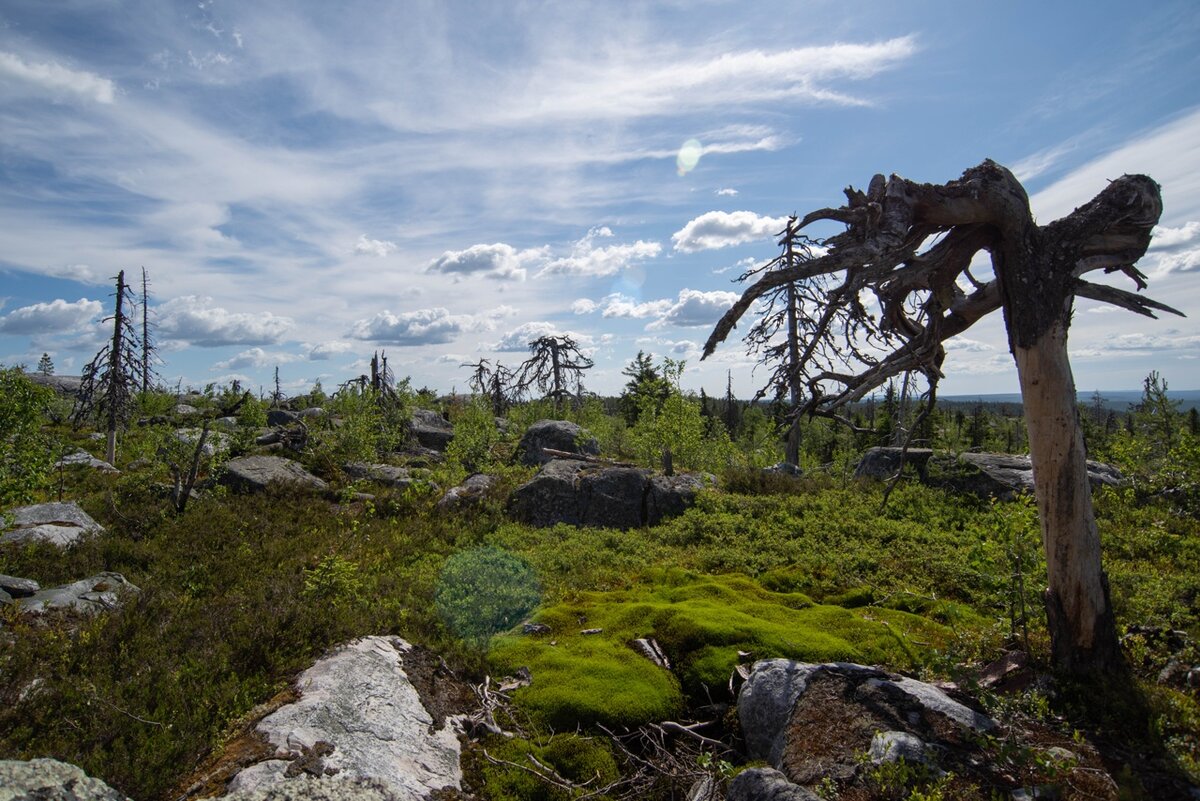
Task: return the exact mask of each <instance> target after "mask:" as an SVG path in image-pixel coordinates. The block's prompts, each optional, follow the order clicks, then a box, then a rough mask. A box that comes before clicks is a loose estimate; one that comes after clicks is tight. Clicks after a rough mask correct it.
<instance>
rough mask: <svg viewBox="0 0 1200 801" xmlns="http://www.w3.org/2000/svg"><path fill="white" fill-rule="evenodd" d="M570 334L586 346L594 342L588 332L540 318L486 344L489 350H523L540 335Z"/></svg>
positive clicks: (513, 351)
mask: <svg viewBox="0 0 1200 801" xmlns="http://www.w3.org/2000/svg"><path fill="white" fill-rule="evenodd" d="M557 336H568V337H570V338H571V339H573V340H575V344H577V345H579V346H581V347H586V346H590V345H591V344H592V338H591V337H590V336H587V335H586V334H580V333H577V332H574V331H567V330H566V329H563V328H560V327H559V326H557V325H555V324H554V323H550V322H546V321H544V320H538V321H534V322H529V323H522V324H521V325H519V326H517V327H516V328H514V329H512V330H511V331H509V332H508V333H506V334H505V335H504V336H502V337H501V338H500V341H499V342H495V343H492V344H490V345H486V346H485V348H486V349H487V350H494V351H502V352H509V353H515V352H522V351H528V350H529V343H530V342H532V341H533V340H535V339H537V338H539V337H557Z"/></svg>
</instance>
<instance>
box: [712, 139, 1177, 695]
mask: <svg viewBox="0 0 1200 801" xmlns="http://www.w3.org/2000/svg"><path fill="white" fill-rule="evenodd" d="M846 197H847V204H846V205H845V206H842V207H839V208H836V209H821V210H818V211H814V212H812V213H810V214H808V215H807V216H806V217H805V218H804V219H803V221H802V222H801V224H800V226H799V228H804V227H805V226H806V225H808V224H810V223H812V222H814V221H817V220H832V221H836V222H840V223H843V224H845V226H846V231H845V232H844V233H841V234H838V235H836V236H833V237H830V238H829V239H827V240H826V241H825V244H826V245H827V246H828V251H827V253H826V254H825V255H824V256H821V257H820V258H817V259H813V260H811V261H808V262H805V263H803V264H800V265H797V266H796V267H794V268H789V269H781V270H773V271H770V272H765V273H763V274H762V277H761V278H760V279H759V280H758V282H757V283H755V284H754V285H753V286H751V287H750V288H749V289H747V290H746V292H745V293H744V294H743V295H742V297H741V298H740V299H739V300H738V301H737V302H736V303H735V304H734V306H733V308H731V309H730V310H729V311H728V312H727V313H726V314H725V316H724V317H723V318H722V319H721V320H720V321H719V322H718V323H717V325H716V327H715V329H714V330H713V333H712V335H711V336H710V337H709V340H708V342H707V343H706V345H705V356H708V355H710V354H711V353H712V352H713V350H714V349H715V347H716V346H717V344H718V343H720V342H721V341H722V340H724V339H725V337H726V336H728V334H729V332H730V331H731V330H732V329H733V327H734V326H735V324H736V323H737V321H738V320H739V319H740V317H741V316H742V315H743V314H745V313H746V312H747V311H748V310H749V309H750V308H751V307H752V306H753V304H754V302H755V301H756V300H757V299H758V298H760V297H762V296H763V295H765V294H766V293H768V292H770V291H771V290H772V289H774V288H775V287H779V286H782V285H784V284H786V283H788V282H794V281H797V280H803V279H808V278H814V277H818V276H826V277H830V276H836V277H839V278H840V279H841V283H840V284H837V283H836V281H835V282H834V286H833V288H832V289H830V290H829V291H828V293H827V295H826V297H827V301H826V304H827V305H826V309H825V310H824V311H823V312H822V314H821V316H820V323H819V325H818V326H817V327H816V329H815V330H814V331H812V332H811V335H810V337H809V342H808V343H807V345H806V347H805V348H804V351H803V354H802V358H801V361H802V365H801V370H800V372H801V373H802V375H803V379H804V381H805V383H806V384H807V390H808V393H807V394H808V398H809V400H808V401H807V403H806V404H805V406H804V407H803V409H802V411H803V412H805V413H808V414H818V415H825V416H830V417H837V412H838V410H839V409H841V408H842V407H844V406H845V405H846V404H849V403H852V402H854V401H857V400H860V399H862V398H863V397H865V396H866V394H867V393H869V392H871V391H872V390H873V389H875V388H877V387H879V386H881V385H882V384H883V383H884V382H886V381H887V380H888V379H889V378H890V377H892V376H895V375H897V374H899V373H901V372H905V371H913V370H915V371H919V372H922V373H924V374H925V375H926V377H927V378H929V379H930V381H931V384H935V383H936V381H937V379H938V378H940V377H941V364H942V360H943V358H944V356H945V351H944V349H943V347H942V342H944V341H945V340H947V339H949V338H951V337H953V336H956V335H958V334H960V333H962V332H963V331H965V330H967V329H968V328H970V327H971V326H972V325H973V324H974V323H975V322H976V321H978V320H979V319H981V318H982V317H984V316H985V315H987V314H989V313H991V312H993V311H995V310H996V309H1002V311H1003V315H1004V320H1005V324H1006V328H1007V332H1008V339H1009V349H1010V351H1011V352H1012V355H1013V359H1014V361H1015V363H1016V367H1017V375H1018V379H1019V381H1020V386H1021V395H1022V400H1023V403H1024V410H1025V420H1026V424H1027V426H1028V429H1029V441H1030V458H1031V461H1032V462H1033V473H1034V485H1035V492H1036V495H1037V505H1038V513H1039V517H1040V521H1041V529H1042V544H1043V547H1044V549H1045V553H1046V561H1047V567H1048V577H1049V578H1048V587H1047V589H1046V593H1045V603H1046V610H1047V621H1048V625H1049V631H1050V639H1051V648H1052V656H1053V660H1054V664H1055V666H1056V667H1057V668H1058V669H1060V670H1062V671H1064V672H1067V673H1072V674H1078V675H1083V674H1097V673H1103V672H1106V671H1110V670H1115V669H1119V668H1120V667H1121V666H1122V659H1121V651H1120V646H1119V644H1118V641H1117V636H1116V628H1115V625H1114V620H1113V612H1112V605H1111V603H1110V600H1109V592H1108V582H1107V579H1106V577H1105V575H1104V571H1103V569H1102V564H1101V556H1100V537H1099V533H1098V531H1097V527H1096V520H1095V515H1094V512H1093V510H1092V501H1091V489H1090V486H1089V483H1088V478H1087V463H1086V459H1085V453H1084V447H1083V437H1082V432H1081V429H1080V427H1079V421H1078V417H1077V411H1076V401H1075V398H1076V396H1075V383H1074V379H1073V377H1072V375H1071V366H1070V361H1069V359H1068V354H1067V330H1068V328H1069V326H1070V319H1071V310H1072V306H1073V304H1074V298H1075V296H1076V295H1080V296H1083V297H1088V298H1091V299H1094V300H1099V301H1102V302H1106V303H1111V304H1114V305H1117V306H1120V307H1122V308H1125V309H1128V310H1130V311H1134V312H1137V313H1139V314H1142V315H1145V316H1148V317H1154V316H1155V315H1154V313H1153V312H1154V311H1166V312H1171V313H1174V314H1181V313H1180V312H1178V311H1177V310H1175V309H1172V308H1171V307H1169V306H1166V305H1164V304H1162V303H1158V302H1157V301H1154V300H1151V299H1149V298H1146V297H1144V296H1142V295H1138V294H1135V293H1132V292H1127V291H1125V290H1122V289H1118V288H1116V287H1112V286H1108V285H1105V284H1093V283H1089V282H1087V281H1084V280H1083V278H1082V276H1083V275H1084V274H1085V273H1087V272H1091V271H1095V270H1101V269H1102V270H1104V271H1105V272H1106V273H1112V272H1122V273H1124V274H1125V275H1127V276H1128V277H1130V278H1132V279H1133V281H1134V282H1135V284H1136V286H1137V288H1138V289H1139V290H1141V289H1144V288H1145V286H1146V284H1145V280H1144V278H1145V276H1144V275H1142V273H1140V272H1139V271H1138V270H1137V269H1136V268H1135V267H1134V264H1135V263H1136V262H1137V260H1138V259H1139V258H1141V256H1142V255H1143V254H1144V253H1145V251H1146V248H1147V247H1148V246H1149V243H1150V233H1151V230H1152V229H1153V227H1154V225H1155V224H1157V222H1158V219H1159V216H1160V215H1161V213H1162V198H1161V195H1160V192H1159V187H1158V185H1157V184H1156V183H1155V182H1154V181H1153V180H1151V179H1150V178H1148V177H1146V176H1143V175H1125V176H1122V177H1121V178H1118V179H1116V180H1114V181H1112V182H1110V183H1109V184H1108V186H1107V187H1105V188H1104V189H1103V190H1102V191H1101V192H1100V193H1099V194H1098V195H1097V196H1096V197H1095V198H1093V199H1092V200H1091V201H1089V202H1088V203H1086V204H1084V205H1083V206H1081V207H1079V208H1077V209H1076V210H1075V211H1074V212H1072V213H1071V214H1070V215H1068V216H1066V217H1064V218H1062V219H1060V220H1057V221H1055V222H1053V223H1050V224H1048V225H1045V226H1038V225H1037V224H1036V223H1035V222H1034V220H1033V215H1032V214H1031V212H1030V209H1029V198H1028V196H1027V195H1026V193H1025V190H1024V187H1022V186H1021V184H1020V182H1019V181H1018V180H1017V179H1016V178H1015V177H1014V176H1013V175H1012V173H1011V172H1009V171H1008V170H1007V169H1005V168H1004V167H1002V166H1000V165H998V164H996V163H994V162H991V161H985V162H983V163H982V164H980V165H979V166H977V167H972V168H971V169H969V170H967V171H966V172H965V173H963V175H962V177H961V178H960V179H958V180H956V181H951V182H949V183H946V184H920V183H916V182H913V181H909V180H906V179H904V178H901V177H899V176H896V175H893V176H891V178H888V179H885V178H884V177H883V176H882V175H877V176H875V177H874V178H873V179H872V181H871V183H870V186H869V188H868V190H867V192H865V193H864V192H860V191H858V190H855V189H853V188H847V190H846ZM799 228H798V229H797V230H799ZM938 234H944V236H942V237H941V238H940V240H939V241H938V242H937V243H936V244H935V245H933V246H932V247H930V248H929V249H928V250H925V251H924V252H918V248H919V247H921V245H922V244H923V243H924V241H925V240H926V239H927V238H929V237H931V236H935V235H938ZM980 250H986V251H988V252H989V253H990V255H991V258H992V266H993V272H994V274H995V277H994V278H993V279H992V280H991V281H987V282H983V283H981V282H979V281H977V280H976V279H975V278H974V277H973V276H972V275H971V274H970V272H969V269H968V268H969V265H970V262H971V259H972V257H973V256H974V255H975V254H976V253H977V252H979V251H980ZM960 278H963V279H965V280H966V281H967V282H969V284H970V286H969V287H964V286H960V281H959V279H960ZM968 289H969V290H970V291H969V293H968ZM864 292H871V293H874V295H875V296H876V297H877V298H878V300H879V307H880V312H879V315H878V320H877V319H876V317H875V316H874V315H871V314H870V313H868V311H867V310H866V309H865V308H864V306H863V304H862V303H861V301H860V300H859V296H860V294H861V293H864ZM881 349H883V350H885V351H886V352H887V354H886V355H884V356H882V357H880V356H879V355H878V353H879V350H881ZM856 369H858V370H859V371H858V372H855V370H856Z"/></svg>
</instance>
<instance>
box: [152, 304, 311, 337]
mask: <svg viewBox="0 0 1200 801" xmlns="http://www.w3.org/2000/svg"><path fill="white" fill-rule="evenodd" d="M157 311H158V333H159V336H160V337H162V338H163V339H175V340H183V341H186V342H190V343H191V344H192V345H196V346H198V347H202V348H214V347H220V346H223V345H273V344H275V343H276V342H279V341H280V340H281V339H283V337H284V335H285V334H286V333H287V332H288V331H289V330H290V329H291V328H292V326H293V322H292V320H291V318H289V317H279V316H276V315H274V314H271V313H270V312H256V313H249V312H231V311H227V310H225V309H222V308H219V307H214V306H213V305H212V298H207V297H197V296H195V295H184V296H183V297H178V298H172V299H171V300H169V301H167V302H166V303H164V304H162V305H161V306H159V307H158V309H157Z"/></svg>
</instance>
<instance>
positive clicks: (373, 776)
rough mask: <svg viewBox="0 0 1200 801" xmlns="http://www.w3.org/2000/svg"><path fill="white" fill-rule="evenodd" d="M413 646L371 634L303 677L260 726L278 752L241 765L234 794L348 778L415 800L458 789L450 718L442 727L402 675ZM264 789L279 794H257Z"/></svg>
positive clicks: (290, 792)
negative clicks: (284, 702)
mask: <svg viewBox="0 0 1200 801" xmlns="http://www.w3.org/2000/svg"><path fill="white" fill-rule="evenodd" d="M411 649H412V646H411V645H409V644H408V643H406V642H404V641H403V640H399V639H396V638H388V637H364V638H363V639H360V640H356V641H354V642H352V643H350V644H349V645H346V646H343V647H342V648H339V649H338V650H336V651H334V652H333V653H332V654H330V655H329V656H327V657H325V658H323V659H321V660H319V661H317V662H316V663H315V664H314V665H313V666H312V667H310V668H309V669H308V670H306V671H304V673H302V674H300V676H299V677H297V679H296V684H295V687H296V691H297V692H298V693H299V696H300V697H299V699H298V700H297V701H295V702H294V703H291V704H288V705H286V706H283V707H280V708H279V709H278V710H276V711H275V712H273V713H271V714H270V715H268V716H267V717H265V718H263V719H262V721H260V722H259V724H258V726H257V727H256V730H257V731H258V732H260V733H261V734H262V735H263V736H265V737H266V738H267V740H269V742H270V744H271V745H272V746H273V747H274V748H276V749H277V751H276V755H277V758H275V759H268V760H266V761H264V762H259V763H258V764H255V765H252V766H250V767H248V768H245V769H243V770H242V771H240V772H239V773H238V774H237V775H236V776H235V777H234V778H233V780H232V781H231V782H230V783H229V787H228V789H229V792H230V796H228V797H229V798H236V799H249V798H259V797H270V798H283V797H288V798H314V797H323V796H310V795H305V794H303V793H305V792H306V788H311V787H313V786H314V785H315V784H316V783H315V782H313V781H312V779H313V778H316V779H318V781H320V782H321V783H322V784H324V785H333V786H334V788H335V789H336V787H337V785H340V784H343V783H346V782H351V783H358V786H360V787H361V786H362V785H363V784H366V785H373V786H374V787H375V788H376V789H377V790H378V791H379V792H381V793H384V794H385V795H383V796H376V797H387V795H386V794H391V795H394V796H395V797H396V798H399V799H405V800H407V799H412V800H413V801H417V799H424V798H426V797H427V796H428V795H429V794H430V793H433V792H435V791H437V790H441V789H442V788H452V789H455V790H457V789H459V788H460V786H461V781H462V771H461V768H460V765H459V754H460V745H459V741H458V737H457V736H456V734H455V732H454V729H453V725H452V721H442V722H441V725H438V723H436V722H435V721H434V718H433V716H432V715H431V714H430V713H429V711H427V710H426V708H425V706H424V705H423V704H422V702H421V697H420V696H419V694H418V692H417V689H416V687H414V686H413V683H412V681H411V680H410V678H409V676H408V675H407V673H406V672H405V657H406V654H408V653H409V652H410V651H411ZM333 775H336V779H335V780H330V779H325V778H321V777H327V776H333ZM351 789H353V785H351ZM262 792H270V793H273V794H272V795H270V796H257V795H250V794H253V793H262ZM278 793H283V794H284V795H279V794H278Z"/></svg>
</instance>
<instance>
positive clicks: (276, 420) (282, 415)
mask: <svg viewBox="0 0 1200 801" xmlns="http://www.w3.org/2000/svg"><path fill="white" fill-rule="evenodd" d="M299 419H300V415H298V414H296V413H295V412H293V411H289V410H288V409H268V410H267V425H269V426H286V425H288V424H289V423H294V422H296V421H297V420H299Z"/></svg>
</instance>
